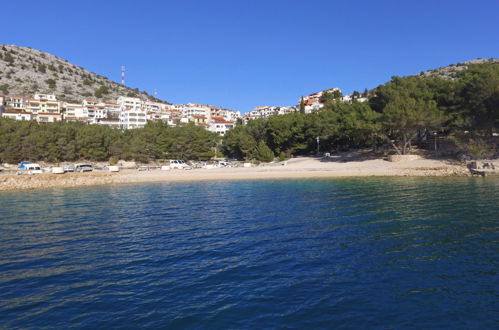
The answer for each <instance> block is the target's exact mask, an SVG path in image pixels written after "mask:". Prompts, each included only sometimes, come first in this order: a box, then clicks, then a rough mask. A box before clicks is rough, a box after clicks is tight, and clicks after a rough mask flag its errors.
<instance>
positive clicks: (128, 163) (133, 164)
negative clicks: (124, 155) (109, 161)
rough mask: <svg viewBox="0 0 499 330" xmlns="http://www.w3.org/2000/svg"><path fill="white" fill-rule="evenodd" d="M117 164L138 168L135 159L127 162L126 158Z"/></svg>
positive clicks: (123, 166)
mask: <svg viewBox="0 0 499 330" xmlns="http://www.w3.org/2000/svg"><path fill="white" fill-rule="evenodd" d="M117 165H118V166H119V167H121V168H137V163H135V162H133V161H131V162H127V161H125V160H119V161H118V164H117Z"/></svg>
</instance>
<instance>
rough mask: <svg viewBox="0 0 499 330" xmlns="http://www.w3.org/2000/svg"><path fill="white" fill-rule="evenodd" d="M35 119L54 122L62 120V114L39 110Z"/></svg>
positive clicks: (42, 121) (40, 121) (41, 121)
mask: <svg viewBox="0 0 499 330" xmlns="http://www.w3.org/2000/svg"><path fill="white" fill-rule="evenodd" d="M35 119H36V121H37V122H39V123H54V122H56V121H61V120H62V114H60V113H45V112H39V113H38V114H37V115H36V117H35Z"/></svg>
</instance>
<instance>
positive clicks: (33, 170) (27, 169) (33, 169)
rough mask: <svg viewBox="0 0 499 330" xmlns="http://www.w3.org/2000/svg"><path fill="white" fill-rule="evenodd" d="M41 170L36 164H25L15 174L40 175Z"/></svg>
mask: <svg viewBox="0 0 499 330" xmlns="http://www.w3.org/2000/svg"><path fill="white" fill-rule="evenodd" d="M42 173H43V171H42V168H41V166H40V165H38V164H35V163H33V164H25V165H24V167H23V168H22V169H21V170H20V171H18V172H17V174H42Z"/></svg>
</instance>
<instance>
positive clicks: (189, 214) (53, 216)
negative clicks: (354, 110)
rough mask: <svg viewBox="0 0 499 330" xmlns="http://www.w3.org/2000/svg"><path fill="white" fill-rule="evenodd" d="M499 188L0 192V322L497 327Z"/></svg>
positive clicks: (455, 183)
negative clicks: (498, 221) (498, 220)
mask: <svg viewBox="0 0 499 330" xmlns="http://www.w3.org/2000/svg"><path fill="white" fill-rule="evenodd" d="M498 188H499V180H497V179H494V178H490V179H489V178H486V179H482V178H375V179H368V178H362V179H335V180H289V181H285V180H281V181H243V182H204V183H195V184H192V183H176V184H168V183H161V184H134V185H116V186H102V187H85V188H65V189H61V188H57V189H50V190H39V191H32V192H26V191H23V192H8V193H2V194H0V203H1V204H0V205H2V207H1V208H0V287H1V288H2V290H0V315H1V318H0V320H1V321H0V325H1V326H3V327H7V328H12V327H50V328H53V327H61V328H63V327H64V328H65V327H68V326H74V327H85V328H93V327H130V328H138V327H151V328H158V327H161V328H164V327H172V328H176V327H179V328H186V327H187V328H189V327H192V328H198V327H199V326H204V327H209V328H220V327H223V328H227V327H234V328H263V327H297V328H306V327H312V328H317V327H328V328H331V327H334V328H342V327H345V328H380V327H381V328H429V327H431V328H435V327H445V328H494V327H495V326H497V314H496V313H497V310H498V306H497V285H496V282H497V265H498V258H497V256H498V244H497V242H498V230H497V229H498V226H497V219H498V216H497V215H498V214H499V194H498V190H499V189H498Z"/></svg>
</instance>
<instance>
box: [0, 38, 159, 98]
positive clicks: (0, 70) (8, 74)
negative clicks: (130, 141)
mask: <svg viewBox="0 0 499 330" xmlns="http://www.w3.org/2000/svg"><path fill="white" fill-rule="evenodd" d="M0 93H3V94H10V95H33V94H35V93H47V94H55V95H56V97H57V99H59V100H63V101H67V102H73V103H80V102H81V101H82V100H83V99H85V98H89V97H91V98H98V99H102V100H116V99H117V98H118V97H119V96H133V97H139V98H141V99H143V100H150V101H156V102H164V103H167V102H165V101H163V100H159V99H157V98H155V97H153V96H151V95H149V94H148V93H147V92H144V91H139V89H138V88H135V89H132V88H129V87H127V86H123V85H121V84H118V83H116V82H114V81H112V80H110V79H108V78H106V77H103V76H101V75H98V74H96V73H93V72H89V71H87V70H85V69H84V68H82V67H80V66H78V65H75V64H72V63H69V62H68V61H67V60H65V59H62V58H60V57H58V56H55V55H52V54H49V53H45V52H42V51H39V50H36V49H32V48H29V47H20V46H14V45H0Z"/></svg>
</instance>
